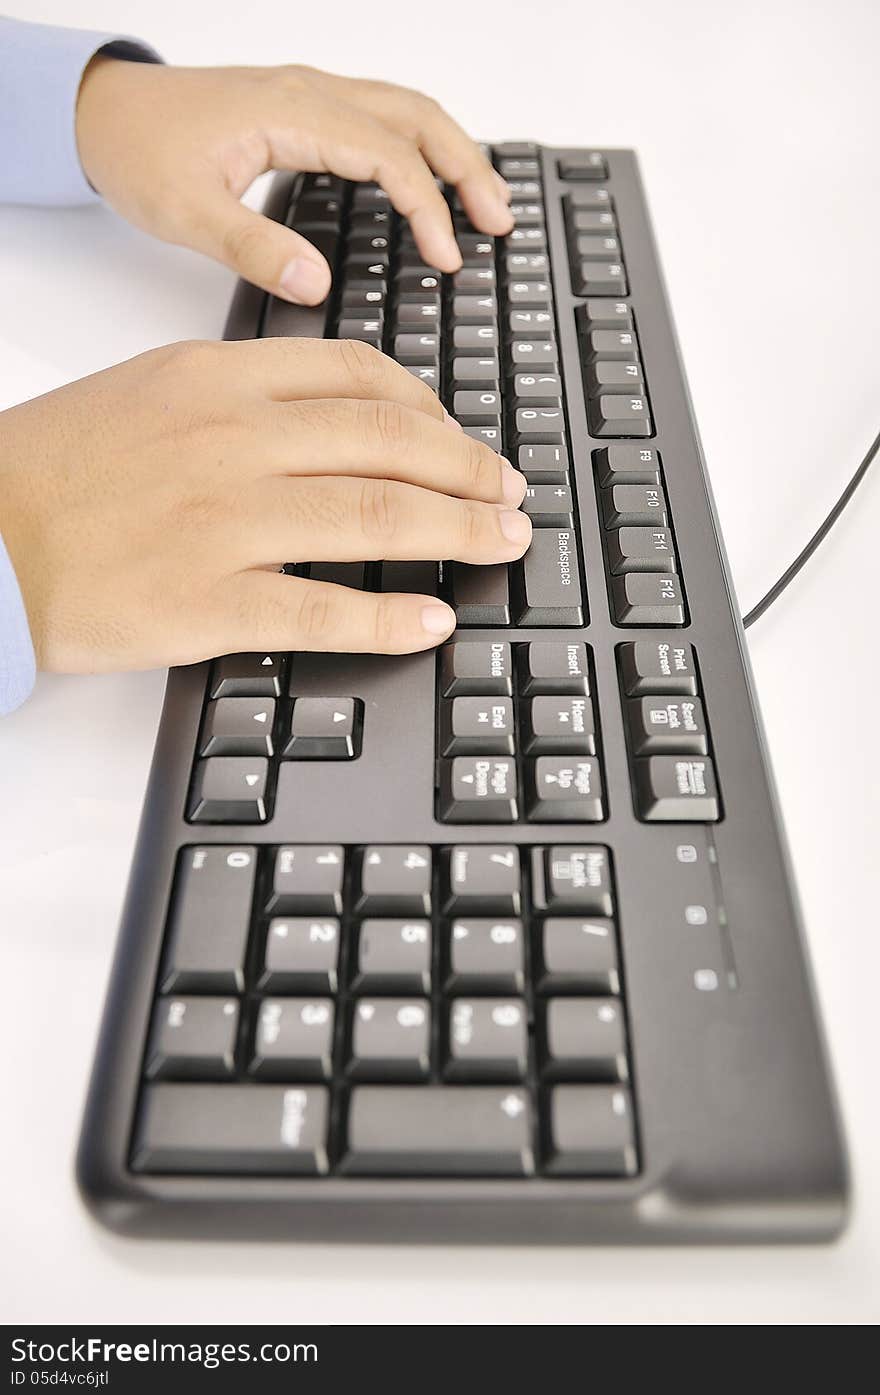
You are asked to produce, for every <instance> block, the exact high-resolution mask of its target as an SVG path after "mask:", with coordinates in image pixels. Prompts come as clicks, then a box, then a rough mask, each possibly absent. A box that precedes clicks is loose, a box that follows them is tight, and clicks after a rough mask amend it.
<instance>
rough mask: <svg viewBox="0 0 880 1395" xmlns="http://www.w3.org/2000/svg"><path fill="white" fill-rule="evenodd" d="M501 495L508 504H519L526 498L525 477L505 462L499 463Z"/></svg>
mask: <svg viewBox="0 0 880 1395" xmlns="http://www.w3.org/2000/svg"><path fill="white" fill-rule="evenodd" d="M501 493H502V495H503V496H504V500H505V502H506V503H508V504H521V503H522V501H523V499H524V498H525V497H526V477H525V475H521V474H520V472H519V470H514V468H513V466H512V465H510V464H508V462H507V461H506V460H504V461H502V463H501Z"/></svg>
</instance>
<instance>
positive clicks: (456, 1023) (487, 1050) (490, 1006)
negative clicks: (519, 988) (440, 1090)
mask: <svg viewBox="0 0 880 1395" xmlns="http://www.w3.org/2000/svg"><path fill="white" fill-rule="evenodd" d="M527 1062H528V1029H527V1021H526V1005H525V1003H524V1002H523V1001H522V1000H521V999H520V1000H518V999H516V998H458V999H456V1000H455V1001H454V1002H453V1003H452V1004H451V1005H450V1008H449V1033H448V1041H447V1059H446V1065H445V1068H444V1071H443V1074H444V1077H445V1078H446V1079H447V1080H522V1079H523V1077H524V1076H525V1073H526V1065H527Z"/></svg>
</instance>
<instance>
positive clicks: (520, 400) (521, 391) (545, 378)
mask: <svg viewBox="0 0 880 1395" xmlns="http://www.w3.org/2000/svg"><path fill="white" fill-rule="evenodd" d="M513 395H514V397H515V398H516V405H517V406H518V407H561V406H562V379H561V378H560V376H559V374H558V373H540V372H538V373H516V374H515V375H514V379H513Z"/></svg>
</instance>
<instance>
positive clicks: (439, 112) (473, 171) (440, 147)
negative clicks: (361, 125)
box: [358, 82, 513, 237]
mask: <svg viewBox="0 0 880 1395" xmlns="http://www.w3.org/2000/svg"><path fill="white" fill-rule="evenodd" d="M358 99H359V100H360V101H361V102H362V103H363V105H364V106H365V107H366V108H367V110H368V111H370V112H371V113H372V114H373V115H376V116H379V117H380V118H381V119H382V120H383V121H385V122H386V123H387V124H389V125H391V126H392V127H393V128H394V129H395V130H398V131H400V132H401V133H402V134H403V135H405V136H408V137H409V138H410V139H411V140H413V141H414V142H415V143H416V144H417V145H418V146H419V148H420V150H421V151H422V153H423V155H424V157H425V159H426V160H427V162H428V164H429V165H430V166H431V168H432V169H433V170H435V171H436V173H437V174H439V175H440V177H441V179H444V180H445V181H446V183H447V184H454V185H455V186H456V188H457V189H458V192H459V194H460V195H461V201H462V204H463V205H464V209H465V212H466V213H467V215H468V217H469V218H470V220H471V222H472V223H473V224H474V226H475V227H476V228H479V229H480V231H481V232H487V233H493V234H495V235H497V236H499V237H500V236H503V235H504V234H505V233H509V232H510V230H511V228H512V227H513V218H512V216H511V213H510V208H509V207H508V204H509V202H510V190H509V189H508V187H507V182H506V181H505V180H502V179H501V176H500V175H498V174H496V172H495V170H494V169H493V167H492V164H491V163H490V161H489V160H488V159H487V158H486V156H485V155H484V154H483V152H482V150H481V149H480V147H479V146H478V145H477V143H476V141H474V140H472V139H471V137H470V136H469V135H468V134H467V132H466V131H464V130H462V128H461V126H459V124H458V122H457V121H454V120H453V118H452V117H451V116H450V115H449V113H448V112H446V111H444V109H443V107H441V106H440V105H439V103H437V102H435V101H433V100H432V99H431V98H430V97H426V96H424V94H423V93H421V92H413V91H411V90H410V89H409V88H406V87H395V86H393V85H392V84H389V83H371V82H366V83H359V84H358Z"/></svg>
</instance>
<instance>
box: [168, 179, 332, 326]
mask: <svg viewBox="0 0 880 1395" xmlns="http://www.w3.org/2000/svg"><path fill="white" fill-rule="evenodd" d="M183 228H184V236H183V237H182V238H181V239H180V240H181V241H183V240H185V241H186V244H187V245H188V246H189V247H192V248H193V249H194V250H195V251H197V252H204V253H206V254H207V255H208V256H210V257H214V258H215V259H216V260H217V261H219V262H223V263H224V265H226V266H228V267H231V269H232V270H233V271H235V272H237V273H238V275H239V276H243V277H244V279H245V280H246V281H250V282H252V283H253V284H254V285H255V286H260V287H262V289H263V290H265V291H270V292H271V293H272V294H273V295H277V296H281V297H282V298H283V299H284V300H290V301H293V302H294V304H297V305H318V304H320V302H321V301H322V300H325V299H326V297H327V295H328V293H329V290H330V268H329V266H328V265H327V262H326V260H325V259H324V257H322V256H321V253H320V252H319V251H318V250H317V248H315V247H313V246H312V244H311V243H310V242H307V241H306V239H305V238H304V237H301V236H300V235H299V233H296V232H294V231H293V229H292V228H286V227H285V226H284V225H283V224H282V223H276V222H275V221H274V220H273V219H271V218H265V217H264V216H263V214H262V213H255V212H254V211H253V210H252V209H250V208H246V207H245V205H244V204H241V203H239V202H238V200H237V199H236V198H235V197H234V196H233V195H232V194H231V193H229V192H228V191H227V190H225V189H218V190H216V191H214V190H212V191H211V193H210V194H206V195H205V196H203V197H202V198H201V200H200V201H199V203H198V205H196V206H193V207H192V208H191V209H190V210H189V211H188V216H187V217H186V218H185V219H184V222H183Z"/></svg>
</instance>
